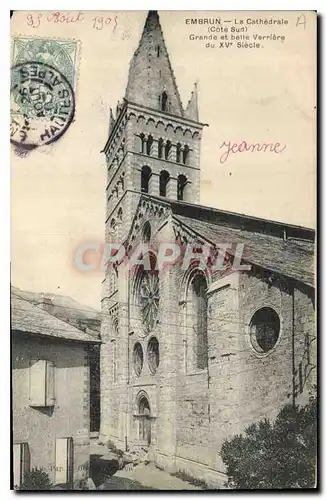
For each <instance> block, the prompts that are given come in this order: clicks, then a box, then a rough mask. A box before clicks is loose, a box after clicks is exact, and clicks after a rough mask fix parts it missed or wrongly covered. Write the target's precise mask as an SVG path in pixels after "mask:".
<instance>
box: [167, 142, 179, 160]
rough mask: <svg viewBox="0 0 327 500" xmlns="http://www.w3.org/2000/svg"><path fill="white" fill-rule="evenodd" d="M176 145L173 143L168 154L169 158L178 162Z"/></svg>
mask: <svg viewBox="0 0 327 500" xmlns="http://www.w3.org/2000/svg"><path fill="white" fill-rule="evenodd" d="M176 149H177V148H176V145H175V144H172V145H171V148H170V150H169V154H168V160H169V161H174V162H176Z"/></svg>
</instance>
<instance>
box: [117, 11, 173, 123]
mask: <svg viewBox="0 0 327 500" xmlns="http://www.w3.org/2000/svg"><path fill="white" fill-rule="evenodd" d="M164 92H165V93H166V95H167V98H166V97H165V98H164V99H165V100H167V103H165V105H164V106H163V107H164V109H162V95H163V93H164ZM125 98H126V99H127V100H128V101H131V102H135V103H137V104H141V105H143V106H147V107H150V108H154V109H158V110H160V109H161V110H163V111H166V112H168V113H171V114H174V115H177V116H183V107H182V103H181V99H180V96H179V92H178V88H177V85H176V81H175V77H174V73H173V70H172V67H171V64H170V61H169V56H168V51H167V48H166V44H165V40H164V37H163V33H162V29H161V25H160V20H159V15H158V13H157V11H155V10H150V11H149V12H148V15H147V18H146V21H145V25H144V29H143V33H142V36H141V40H140V42H139V46H138V48H137V50H136V51H135V53H134V56H133V58H132V60H131V62H130V67H129V74H128V83H127V88H126V93H125Z"/></svg>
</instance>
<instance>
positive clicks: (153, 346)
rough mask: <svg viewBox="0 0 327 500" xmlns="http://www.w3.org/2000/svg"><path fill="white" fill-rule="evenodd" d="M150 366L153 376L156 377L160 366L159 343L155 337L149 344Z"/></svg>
mask: <svg viewBox="0 0 327 500" xmlns="http://www.w3.org/2000/svg"><path fill="white" fill-rule="evenodd" d="M148 364H149V370H150V372H151V374H152V375H154V374H155V373H156V371H157V368H158V366H159V342H158V340H157V339H156V338H155V337H152V338H151V339H150V340H149V343H148Z"/></svg>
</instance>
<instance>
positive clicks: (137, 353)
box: [133, 342, 143, 377]
mask: <svg viewBox="0 0 327 500" xmlns="http://www.w3.org/2000/svg"><path fill="white" fill-rule="evenodd" d="M133 363H134V370H135V373H136V375H137V376H138V377H139V376H140V375H141V371H142V368H143V349H142V346H141V344H140V343H139V342H136V344H135V345H134V350H133Z"/></svg>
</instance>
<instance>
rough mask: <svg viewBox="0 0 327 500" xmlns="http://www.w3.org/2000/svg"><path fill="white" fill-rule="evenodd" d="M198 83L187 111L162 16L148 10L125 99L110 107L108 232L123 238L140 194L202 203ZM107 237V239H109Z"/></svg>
mask: <svg viewBox="0 0 327 500" xmlns="http://www.w3.org/2000/svg"><path fill="white" fill-rule="evenodd" d="M202 128H203V124H202V123H200V122H199V114H198V92H197V84H195V85H194V88H193V91H192V93H191V97H190V100H189V102H188V104H187V106H186V108H185V109H184V108H183V106H182V102H181V99H180V95H179V91H178V87H177V84H176V80H175V76H174V73H173V70H172V67H171V64H170V60H169V55H168V51H167V48H166V44H165V40H164V37H163V33H162V29H161V25H160V20H159V15H158V13H157V12H156V11H149V13H148V15H147V18H146V21H145V25H144V29H143V33H142V36H141V39H140V42H139V45H138V48H137V49H136V51H135V53H134V55H133V58H132V60H131V62H130V66H129V73H128V82H127V87H126V92H125V96H124V98H123V101H122V102H121V103H120V102H118V104H117V106H116V110H115V113H114V112H113V110H112V109H110V118H109V137H108V140H107V142H106V145H105V147H104V149H103V152H104V153H105V155H106V159H107V168H108V176H107V188H106V194H107V214H106V235H107V236H108V237H109V235H111V236H112V237H113V238H116V239H119V240H120V241H122V239H124V237H126V234H127V232H128V230H129V227H130V224H131V222H132V217H133V214H134V213H135V208H136V205H137V202H138V199H139V196H140V193H149V194H150V195H154V196H161V197H165V198H168V199H175V200H180V201H186V202H189V203H199V197H200V140H201V133H202ZM106 241H108V240H106Z"/></svg>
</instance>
